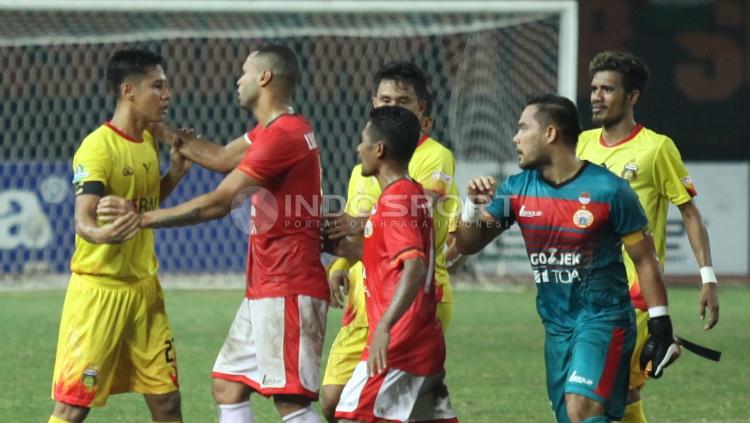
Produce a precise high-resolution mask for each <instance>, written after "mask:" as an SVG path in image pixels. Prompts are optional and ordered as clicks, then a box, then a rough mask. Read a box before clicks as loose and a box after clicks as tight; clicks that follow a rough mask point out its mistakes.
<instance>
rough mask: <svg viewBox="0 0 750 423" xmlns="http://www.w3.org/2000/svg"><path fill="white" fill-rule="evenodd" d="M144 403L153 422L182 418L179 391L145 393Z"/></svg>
mask: <svg viewBox="0 0 750 423" xmlns="http://www.w3.org/2000/svg"><path fill="white" fill-rule="evenodd" d="M145 398H146V403H147V404H148V408H149V410H150V411H151V418H152V419H153V421H155V422H159V421H162V422H173V421H179V420H180V419H182V411H181V407H182V405H181V404H182V400H181V398H180V391H174V392H170V393H168V394H161V395H145Z"/></svg>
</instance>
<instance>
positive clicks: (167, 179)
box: [159, 147, 192, 204]
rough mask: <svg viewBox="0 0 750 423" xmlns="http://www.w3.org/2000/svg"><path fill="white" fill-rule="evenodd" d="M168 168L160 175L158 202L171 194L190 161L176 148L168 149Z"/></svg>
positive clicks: (188, 167) (187, 168)
mask: <svg viewBox="0 0 750 423" xmlns="http://www.w3.org/2000/svg"><path fill="white" fill-rule="evenodd" d="M169 158H170V164H169V170H168V171H167V173H165V174H164V176H162V177H161V181H160V185H159V204H161V203H163V202H164V201H165V200H166V199H167V198H169V195H170V194H172V191H174V189H175V187H176V186H177V184H179V183H180V181H181V180H182V178H184V177H185V175H187V173H188V170H190V166H191V165H192V162H191V161H190V160H187V159H186V158H185V157H184V156H183V155H182V154H180V153H179V152H178V151H177V148H175V147H170V149H169Z"/></svg>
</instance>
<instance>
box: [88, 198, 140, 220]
mask: <svg viewBox="0 0 750 423" xmlns="http://www.w3.org/2000/svg"><path fill="white" fill-rule="evenodd" d="M133 212H135V207H133V203H132V202H130V201H129V200H126V199H124V198H122V197H118V196H115V195H108V196H106V197H102V198H100V199H99V202H98V203H97V205H96V218H97V219H98V220H101V221H103V222H114V221H115V220H117V219H118V218H120V217H122V216H124V215H126V214H128V213H133Z"/></svg>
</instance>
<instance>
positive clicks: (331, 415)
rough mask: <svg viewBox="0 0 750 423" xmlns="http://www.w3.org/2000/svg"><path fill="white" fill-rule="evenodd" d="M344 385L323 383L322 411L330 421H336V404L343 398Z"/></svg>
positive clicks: (321, 391) (334, 422) (332, 422)
mask: <svg viewBox="0 0 750 423" xmlns="http://www.w3.org/2000/svg"><path fill="white" fill-rule="evenodd" d="M343 390H344V385H323V386H322V388H321V390H320V411H321V412H322V413H323V417H325V419H326V420H327V421H328V423H336V422H338V420H336V416H335V415H336V405H338V403H339V399H340V398H341V392H342V391H343Z"/></svg>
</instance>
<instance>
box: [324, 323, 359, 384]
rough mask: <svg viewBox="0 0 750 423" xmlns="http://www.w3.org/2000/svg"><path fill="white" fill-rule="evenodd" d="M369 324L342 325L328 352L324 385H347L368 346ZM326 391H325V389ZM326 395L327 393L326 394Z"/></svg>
mask: <svg viewBox="0 0 750 423" xmlns="http://www.w3.org/2000/svg"><path fill="white" fill-rule="evenodd" d="M368 330H369V329H368V327H367V326H353V325H348V326H342V327H341V329H339V332H338V334H336V338H335V339H334V340H333V344H332V345H331V350H330V351H329V352H328V361H327V363H326V370H325V375H324V376H323V385H324V386H325V385H342V386H343V385H346V382H347V381H348V380H349V378H350V377H351V376H352V373H354V368H355V367H357V364H358V363H359V361H360V360H361V358H362V352H363V351H364V350H365V347H366V346H367V333H368ZM324 392H325V391H324ZM324 395H325V394H324Z"/></svg>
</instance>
